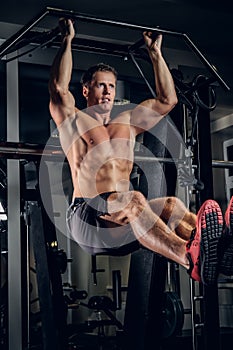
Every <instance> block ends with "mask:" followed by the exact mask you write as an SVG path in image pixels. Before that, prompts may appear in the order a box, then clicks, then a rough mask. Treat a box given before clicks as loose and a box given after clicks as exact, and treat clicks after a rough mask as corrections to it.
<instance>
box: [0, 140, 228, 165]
mask: <svg viewBox="0 0 233 350" xmlns="http://www.w3.org/2000/svg"><path fill="white" fill-rule="evenodd" d="M41 156H43V157H45V158H46V157H48V159H46V160H49V159H51V160H52V161H54V160H57V161H59V160H64V157H65V155H64V152H63V151H62V149H61V147H59V146H53V145H51V146H49V147H46V148H44V146H43V145H36V144H35V145H33V144H26V143H25V144H23V143H17V142H1V143H0V158H1V157H4V158H14V159H24V158H27V157H31V158H34V159H38V157H41ZM134 160H135V162H155V161H156V162H160V163H168V164H174V163H185V161H184V160H183V159H173V158H160V157H150V156H141V155H137V154H136V155H135V157H134ZM212 166H213V167H214V168H233V161H229V160H228V161H224V160H212Z"/></svg>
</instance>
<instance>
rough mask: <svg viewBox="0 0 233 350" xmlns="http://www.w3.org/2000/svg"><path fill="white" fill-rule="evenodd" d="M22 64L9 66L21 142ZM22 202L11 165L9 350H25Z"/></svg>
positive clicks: (11, 125)
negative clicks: (20, 96) (20, 91)
mask: <svg viewBox="0 0 233 350" xmlns="http://www.w3.org/2000/svg"><path fill="white" fill-rule="evenodd" d="M18 99H19V93H18V61H17V60H16V61H13V62H11V63H7V140H9V141H11V140H19V108H18V106H19V104H18ZM20 203H21V200H20V164H19V161H15V160H11V159H10V160H8V161H7V208H8V210H7V212H8V220H7V224H8V236H7V237H8V320H9V321H8V337H9V338H8V340H9V350H15V349H18V350H21V349H22V348H23V335H22V314H23V312H22V311H23V310H22V280H21V275H22V271H21V220H20V217H21V205H20Z"/></svg>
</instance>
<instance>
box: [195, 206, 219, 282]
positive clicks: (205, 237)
mask: <svg viewBox="0 0 233 350" xmlns="http://www.w3.org/2000/svg"><path fill="white" fill-rule="evenodd" d="M197 222H198V226H199V227H198V229H199V230H201V231H200V232H201V244H200V248H201V249H200V266H201V280H202V283H203V284H206V285H213V284H215V283H216V282H217V278H218V273H219V266H218V265H219V261H218V246H219V239H220V237H221V236H222V230H223V216H222V211H221V208H220V207H219V205H218V203H217V202H215V201H214V200H207V201H206V202H204V203H203V205H202V207H201V208H200V210H199V212H198V216H197Z"/></svg>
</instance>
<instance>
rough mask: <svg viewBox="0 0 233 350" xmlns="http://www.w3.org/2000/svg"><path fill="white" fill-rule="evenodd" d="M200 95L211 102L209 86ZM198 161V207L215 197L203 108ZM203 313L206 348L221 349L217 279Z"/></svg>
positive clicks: (205, 291) (206, 115)
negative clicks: (201, 183) (201, 185)
mask: <svg viewBox="0 0 233 350" xmlns="http://www.w3.org/2000/svg"><path fill="white" fill-rule="evenodd" d="M199 96H200V98H201V100H202V101H205V102H206V103H208V102H209V88H208V87H207V88H206V87H205V88H202V89H200V91H199ZM197 139H198V143H197V148H198V150H197V153H198V154H197V157H198V159H197V162H198V168H199V177H200V180H201V181H202V182H203V184H204V189H203V190H202V191H200V193H199V196H198V198H197V199H198V200H197V201H199V203H198V207H199V206H200V205H201V204H202V203H203V202H204V201H205V200H207V199H209V198H213V194H214V191H213V173H212V152H211V131H210V115H209V111H205V110H203V109H200V110H199V113H198V130H197ZM203 296H204V303H203V309H204V310H203V315H204V329H203V338H204V344H205V348H206V349H212V350H219V349H220V322H219V302H218V285H217V281H216V283H215V284H214V285H212V286H203Z"/></svg>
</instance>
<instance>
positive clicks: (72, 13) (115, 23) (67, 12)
mask: <svg viewBox="0 0 233 350" xmlns="http://www.w3.org/2000/svg"><path fill="white" fill-rule="evenodd" d="M46 10H47V11H48V12H49V14H50V15H52V16H57V17H60V16H64V17H69V18H72V19H79V20H81V21H85V22H92V23H101V24H107V25H112V26H117V27H123V28H126V29H137V30H140V31H145V30H146V31H156V32H158V33H164V34H170V35H175V36H182V35H183V33H180V32H175V31H171V30H167V29H162V28H160V27H145V26H141V25H137V24H133V23H125V22H119V21H114V20H111V19H105V18H96V17H93V16H90V15H87V14H83V13H77V12H75V11H72V10H62V9H58V8H53V7H47V8H46Z"/></svg>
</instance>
